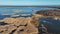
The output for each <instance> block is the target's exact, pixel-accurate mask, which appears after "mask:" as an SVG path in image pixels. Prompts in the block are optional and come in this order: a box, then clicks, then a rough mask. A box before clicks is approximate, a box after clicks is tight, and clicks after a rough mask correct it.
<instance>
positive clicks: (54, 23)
mask: <svg viewBox="0 0 60 34" xmlns="http://www.w3.org/2000/svg"><path fill="white" fill-rule="evenodd" d="M44 21H45V22H44ZM39 22H40V23H41V24H43V25H44V26H45V27H46V28H47V31H48V32H54V33H59V31H60V20H54V19H53V18H40V19H39Z"/></svg>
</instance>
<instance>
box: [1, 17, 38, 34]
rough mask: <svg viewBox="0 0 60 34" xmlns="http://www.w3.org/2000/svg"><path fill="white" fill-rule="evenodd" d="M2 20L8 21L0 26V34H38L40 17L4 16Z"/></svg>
mask: <svg viewBox="0 0 60 34" xmlns="http://www.w3.org/2000/svg"><path fill="white" fill-rule="evenodd" d="M0 22H4V23H7V25H5V26H0V34H38V28H37V27H38V18H37V17H36V16H33V17H28V18H23V17H20V18H4V19H3V20H0Z"/></svg>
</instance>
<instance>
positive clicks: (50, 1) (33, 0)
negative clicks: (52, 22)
mask: <svg viewBox="0 0 60 34" xmlns="http://www.w3.org/2000/svg"><path fill="white" fill-rule="evenodd" d="M1 5H14V6H15V5H17V6H25V5H27V6H34V5H37V6H40V5H60V0H0V6H1Z"/></svg>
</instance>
